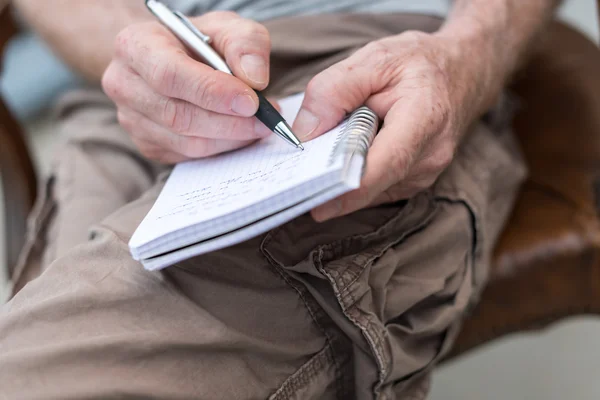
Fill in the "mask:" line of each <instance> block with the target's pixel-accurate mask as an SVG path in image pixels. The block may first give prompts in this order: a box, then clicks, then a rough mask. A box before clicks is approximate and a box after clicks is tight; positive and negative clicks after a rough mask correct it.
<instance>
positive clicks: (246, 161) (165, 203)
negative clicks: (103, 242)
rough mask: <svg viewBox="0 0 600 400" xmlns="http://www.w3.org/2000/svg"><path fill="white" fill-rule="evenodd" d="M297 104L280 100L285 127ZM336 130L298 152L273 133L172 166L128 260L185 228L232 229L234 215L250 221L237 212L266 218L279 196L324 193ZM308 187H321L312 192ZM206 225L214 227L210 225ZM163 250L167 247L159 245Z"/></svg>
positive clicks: (332, 167) (298, 101) (336, 165)
mask: <svg viewBox="0 0 600 400" xmlns="http://www.w3.org/2000/svg"><path fill="white" fill-rule="evenodd" d="M302 99H303V95H302V94H299V95H295V96H291V97H288V98H286V99H283V100H282V101H280V105H281V108H282V112H281V113H282V115H283V117H284V118H285V119H286V120H287V121H288V122H289V123H290V125H291V122H293V120H294V118H295V116H296V114H297V113H298V110H299V108H300V105H301V103H302ZM341 129H343V124H341V125H340V126H338V127H336V128H335V129H333V130H331V131H330V132H328V133H326V134H324V135H322V136H320V137H318V138H316V139H314V140H312V141H310V142H307V143H304V147H305V150H304V151H300V150H298V149H296V148H294V147H293V146H290V145H289V144H288V143H286V142H285V141H284V140H282V139H281V138H279V137H278V136H276V135H275V134H273V135H271V136H269V137H268V138H265V139H263V140H262V141H260V142H258V143H256V144H254V145H252V146H249V147H247V148H244V149H241V150H237V151H235V152H231V153H227V154H221V155H219V156H216V157H211V158H206V159H201V160H195V161H189V162H185V163H181V164H178V165H177V166H176V167H175V168H174V170H173V172H172V173H171V176H170V177H169V179H168V181H167V183H166V184H165V187H164V188H163V190H162V192H161V194H160V195H159V197H158V199H157V201H156V203H155V204H154V206H153V207H152V209H151V210H150V212H149V213H148V215H147V216H146V218H145V219H144V220H143V221H142V223H141V224H140V226H139V227H138V229H137V230H136V232H135V233H134V235H133V237H132V239H131V241H130V247H131V248H132V250H133V253H134V256H135V253H136V251H135V249H136V248H139V247H140V246H144V245H145V244H148V243H151V242H153V241H156V240H157V239H158V238H160V237H161V236H164V235H167V234H169V233H173V232H178V231H181V234H180V235H175V236H174V237H173V238H172V239H171V240H184V238H183V237H184V236H185V235H186V234H187V235H188V236H189V233H190V229H187V231H186V228H189V227H192V226H203V225H205V226H207V227H210V229H211V230H212V231H215V232H217V231H218V230H219V229H220V228H221V227H225V225H227V224H229V225H231V226H233V225H235V224H236V223H237V222H238V221H235V219H236V218H241V217H240V215H243V216H244V218H246V219H248V218H250V219H251V218H252V217H253V215H248V214H247V213H246V214H243V213H241V212H240V211H243V210H247V209H251V210H252V213H255V214H256V215H257V216H260V215H269V213H270V210H272V209H273V208H274V207H275V206H276V205H275V204H272V203H271V202H270V201H269V199H273V198H277V196H278V195H280V196H279V199H280V200H279V201H281V194H282V193H287V192H290V193H293V195H294V196H302V191H305V190H306V191H308V190H312V191H313V192H315V193H316V192H319V191H322V190H324V189H326V188H327V186H328V185H330V184H332V182H329V181H327V182H326V181H324V180H323V179H324V177H328V176H330V175H331V173H332V171H339V170H341V166H340V165H339V163H333V164H331V163H330V155H331V152H332V149H333V147H334V145H335V142H336V139H337V136H338V135H339V133H340V130H341ZM319 179H321V181H319ZM328 179H330V178H328ZM313 182H315V185H316V184H317V182H320V185H322V186H323V187H313V186H314V185H312V183H313ZM288 200H289V201H293V199H288ZM288 200H286V201H288ZM257 205H258V207H257ZM282 206H285V204H283V205H282ZM228 218H229V220H228ZM232 219H234V220H232ZM221 220H223V221H221ZM211 221H212V222H215V221H217V223H215V224H213V225H211V224H209V222H211ZM218 221H221V223H218ZM198 229H200V228H198ZM224 230H226V229H225V228H224ZM180 237H181V238H180ZM182 243H183V242H182ZM163 247H164V248H167V247H168V246H167V244H165V243H163ZM155 250H156V251H159V250H160V249H155Z"/></svg>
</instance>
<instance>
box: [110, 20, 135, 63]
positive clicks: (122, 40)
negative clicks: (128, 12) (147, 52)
mask: <svg viewBox="0 0 600 400" xmlns="http://www.w3.org/2000/svg"><path fill="white" fill-rule="evenodd" d="M133 37H134V35H133V32H132V29H131V27H127V28H125V29H122V30H121V31H120V32H119V33H118V34H117V36H116V37H115V44H114V46H115V55H116V56H117V57H118V58H123V59H126V58H127V55H128V53H129V44H130V42H131V40H133Z"/></svg>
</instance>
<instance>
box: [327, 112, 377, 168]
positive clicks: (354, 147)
mask: <svg viewBox="0 0 600 400" xmlns="http://www.w3.org/2000/svg"><path fill="white" fill-rule="evenodd" d="M378 127H379V118H378V117H377V114H375V112H374V111H373V110H371V109H370V108H368V107H366V106H362V107H360V108H357V109H356V110H355V111H354V112H353V113H352V114H351V115H350V117H349V118H348V119H347V120H346V122H345V123H344V126H343V127H342V129H341V131H340V133H339V135H338V137H337V139H336V141H335V144H334V147H333V150H332V152H331V156H330V158H329V163H330V164H332V163H334V162H335V161H337V160H338V159H339V157H344V160H345V161H346V162H349V160H350V159H351V158H352V157H353V156H355V155H356V154H359V155H361V156H363V157H366V155H367V152H368V150H369V147H371V143H373V139H374V138H375V135H376V134H377V129H378Z"/></svg>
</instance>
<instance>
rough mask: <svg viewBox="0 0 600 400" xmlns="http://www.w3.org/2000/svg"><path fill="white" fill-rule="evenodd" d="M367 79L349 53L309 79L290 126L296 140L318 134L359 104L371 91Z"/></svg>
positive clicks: (329, 127) (367, 76)
mask: <svg viewBox="0 0 600 400" xmlns="http://www.w3.org/2000/svg"><path fill="white" fill-rule="evenodd" d="M371 81H372V79H371V78H370V76H369V73H368V71H365V70H364V68H361V67H360V66H359V65H357V64H356V62H355V60H354V57H352V56H351V57H349V58H347V59H346V60H344V61H342V62H339V63H337V64H335V65H333V66H331V67H329V68H327V69H326V70H324V71H323V72H321V73H319V74H318V75H316V76H315V77H314V78H313V79H311V81H310V82H309V83H308V85H307V87H306V92H305V95H304V101H303V102H302V106H301V108H300V111H299V112H298V115H297V117H296V119H295V121H294V124H293V127H292V129H293V130H294V132H295V133H296V134H297V135H298V137H299V139H300V140H301V141H307V140H311V139H314V138H316V137H317V136H320V135H321V134H323V133H325V132H327V131H329V130H330V129H331V128H333V127H335V126H336V125H337V124H339V123H340V121H341V120H342V119H343V118H344V116H345V115H346V114H348V113H350V112H352V111H354V110H355V109H356V108H358V107H360V106H361V105H363V104H364V103H365V101H366V100H367V99H368V98H369V96H370V95H371V93H373V87H372V86H373V85H372V83H371Z"/></svg>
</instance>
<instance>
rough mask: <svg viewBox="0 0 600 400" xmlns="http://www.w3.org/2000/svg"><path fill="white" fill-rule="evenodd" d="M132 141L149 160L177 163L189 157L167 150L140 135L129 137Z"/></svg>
mask: <svg viewBox="0 0 600 400" xmlns="http://www.w3.org/2000/svg"><path fill="white" fill-rule="evenodd" d="M131 139H132V141H133V143H134V144H135V145H136V146H137V148H138V149H139V150H140V153H142V155H143V156H144V157H146V158H148V159H150V160H154V161H157V162H159V163H161V164H177V163H179V162H182V161H188V160H189V158H188V157H186V156H184V155H182V154H177V153H174V152H171V151H167V150H165V149H163V148H161V147H160V146H158V145H156V144H155V143H153V142H150V141H147V140H144V139H143V138H142V137H133V136H132V137H131Z"/></svg>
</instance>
